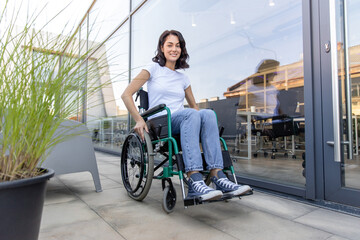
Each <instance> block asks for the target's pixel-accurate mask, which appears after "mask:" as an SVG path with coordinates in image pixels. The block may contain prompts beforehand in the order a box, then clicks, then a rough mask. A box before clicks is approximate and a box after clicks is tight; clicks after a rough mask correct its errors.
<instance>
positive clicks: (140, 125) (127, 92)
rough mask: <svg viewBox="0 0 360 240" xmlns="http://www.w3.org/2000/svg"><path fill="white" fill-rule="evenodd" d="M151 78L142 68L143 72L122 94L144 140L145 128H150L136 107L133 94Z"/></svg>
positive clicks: (137, 130)
mask: <svg viewBox="0 0 360 240" xmlns="http://www.w3.org/2000/svg"><path fill="white" fill-rule="evenodd" d="M149 78H150V73H149V72H148V71H146V70H141V72H140V73H139V74H138V75H137V76H136V77H135V78H134V79H133V80H132V81H131V82H130V84H129V85H128V86H127V88H126V89H125V91H124V92H123V94H122V95H121V99H122V100H123V101H124V103H125V106H126V108H127V110H128V111H129V112H130V114H131V116H132V117H133V118H134V120H135V122H136V124H135V127H134V130H135V132H137V133H138V134H139V136H140V138H141V139H142V140H144V129H145V131H146V132H149V130H148V127H147V125H146V123H145V121H144V119H143V118H142V117H141V116H140V114H139V112H138V110H137V109H136V106H135V103H134V100H133V98H132V96H133V95H134V93H136V92H137V91H138V90H139V89H140V88H141V87H142V86H143V85H144V84H145V83H146V81H147V80H149Z"/></svg>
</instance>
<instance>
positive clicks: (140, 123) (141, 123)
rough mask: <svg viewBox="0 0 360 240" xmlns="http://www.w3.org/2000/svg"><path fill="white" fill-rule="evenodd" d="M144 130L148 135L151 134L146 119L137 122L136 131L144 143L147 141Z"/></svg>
mask: <svg viewBox="0 0 360 240" xmlns="http://www.w3.org/2000/svg"><path fill="white" fill-rule="evenodd" d="M144 129H145V131H146V132H147V133H148V132H149V129H148V127H147V125H146V123H145V121H144V119H142V118H141V119H140V120H139V121H137V122H136V124H135V127H134V130H135V132H136V133H137V134H138V135H139V136H140V138H141V140H143V141H145V137H144Z"/></svg>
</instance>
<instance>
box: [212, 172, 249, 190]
mask: <svg viewBox="0 0 360 240" xmlns="http://www.w3.org/2000/svg"><path fill="white" fill-rule="evenodd" d="M217 175H218V178H217V177H215V176H214V177H211V181H212V182H213V183H214V184H215V185H216V190H220V191H222V192H223V193H224V194H226V195H233V196H240V195H243V194H245V193H248V192H249V191H251V188H250V187H249V186H248V185H238V184H235V183H233V182H232V181H230V180H229V179H228V178H227V177H226V176H225V174H224V173H223V171H219V172H218V174H217Z"/></svg>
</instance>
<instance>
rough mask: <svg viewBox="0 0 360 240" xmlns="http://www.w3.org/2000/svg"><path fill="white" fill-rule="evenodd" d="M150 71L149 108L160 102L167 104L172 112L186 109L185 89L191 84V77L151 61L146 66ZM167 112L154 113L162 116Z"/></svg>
mask: <svg viewBox="0 0 360 240" xmlns="http://www.w3.org/2000/svg"><path fill="white" fill-rule="evenodd" d="M144 69H145V70H146V71H148V72H149V73H150V78H149V80H148V81H147V90H148V95H149V109H150V108H152V107H155V106H157V105H159V104H163V103H164V104H166V106H167V107H168V108H169V109H170V111H171V113H174V112H176V111H179V110H182V109H184V98H185V89H187V88H188V87H189V86H190V80H189V78H188V77H187V76H186V75H185V74H183V73H181V72H178V71H173V70H171V69H170V68H167V67H165V66H164V67H161V66H160V65H159V64H158V63H155V62H153V63H151V64H149V65H148V66H146V67H145V68H144ZM163 114H166V112H160V113H158V114H155V115H153V116H152V117H155V116H160V115H163Z"/></svg>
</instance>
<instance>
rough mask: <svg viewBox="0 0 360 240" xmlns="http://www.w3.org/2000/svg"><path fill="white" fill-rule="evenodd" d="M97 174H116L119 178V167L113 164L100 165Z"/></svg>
mask: <svg viewBox="0 0 360 240" xmlns="http://www.w3.org/2000/svg"><path fill="white" fill-rule="evenodd" d="M98 168H99V173H100V174H102V175H107V174H118V175H119V176H120V166H116V165H114V164H101V165H99V167H98Z"/></svg>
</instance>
